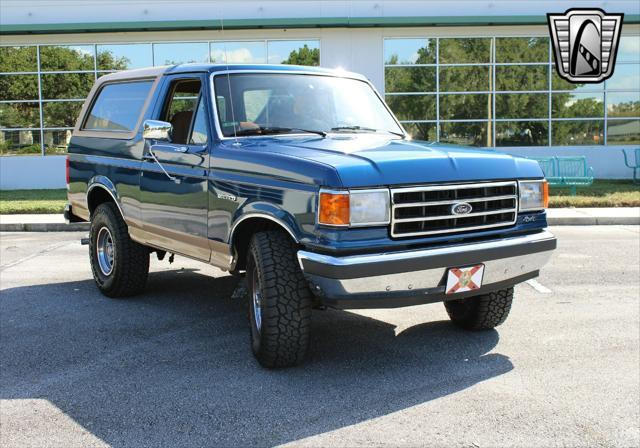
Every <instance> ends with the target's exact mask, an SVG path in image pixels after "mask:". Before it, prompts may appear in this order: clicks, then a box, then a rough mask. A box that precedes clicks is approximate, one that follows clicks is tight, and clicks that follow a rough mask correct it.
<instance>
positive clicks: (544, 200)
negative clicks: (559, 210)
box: [542, 180, 549, 208]
mask: <svg viewBox="0 0 640 448" xmlns="http://www.w3.org/2000/svg"><path fill="white" fill-rule="evenodd" d="M542 204H543V205H544V208H549V182H547V181H546V180H545V181H544V182H543V183H542Z"/></svg>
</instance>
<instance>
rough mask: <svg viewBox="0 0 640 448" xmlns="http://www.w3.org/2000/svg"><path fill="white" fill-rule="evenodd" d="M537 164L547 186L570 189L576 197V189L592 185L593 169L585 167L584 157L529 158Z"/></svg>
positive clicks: (585, 159)
mask: <svg viewBox="0 0 640 448" xmlns="http://www.w3.org/2000/svg"><path fill="white" fill-rule="evenodd" d="M531 159H533V160H535V161H537V162H538V164H539V165H540V168H542V172H543V173H544V177H545V178H546V179H547V181H548V182H549V185H553V186H557V187H571V195H572V196H575V195H576V189H577V187H580V186H583V187H586V186H589V185H591V184H593V168H591V167H590V166H587V158H586V157H531Z"/></svg>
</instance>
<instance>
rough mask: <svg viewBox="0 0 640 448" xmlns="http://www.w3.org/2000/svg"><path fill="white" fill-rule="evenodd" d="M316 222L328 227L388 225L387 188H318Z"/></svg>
mask: <svg viewBox="0 0 640 448" xmlns="http://www.w3.org/2000/svg"><path fill="white" fill-rule="evenodd" d="M318 208H319V210H318V223H319V224H323V225H329V226H343V227H344V226H351V227H362V226H377V225H387V224H389V214H390V211H389V190H387V189H376V190H349V191H329V190H321V191H320V200H319V207H318Z"/></svg>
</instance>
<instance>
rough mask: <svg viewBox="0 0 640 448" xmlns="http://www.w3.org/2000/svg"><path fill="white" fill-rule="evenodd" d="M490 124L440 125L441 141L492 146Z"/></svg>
mask: <svg viewBox="0 0 640 448" xmlns="http://www.w3.org/2000/svg"><path fill="white" fill-rule="evenodd" d="M488 136H489V123H486V122H482V123H440V141H441V142H443V143H455V144H458V145H469V146H492V142H491V141H490V139H489V137H488Z"/></svg>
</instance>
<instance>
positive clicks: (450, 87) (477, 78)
mask: <svg viewBox="0 0 640 448" xmlns="http://www.w3.org/2000/svg"><path fill="white" fill-rule="evenodd" d="M489 73H490V72H489V67H440V91H441V92H469V91H488V90H490V85H489Z"/></svg>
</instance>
